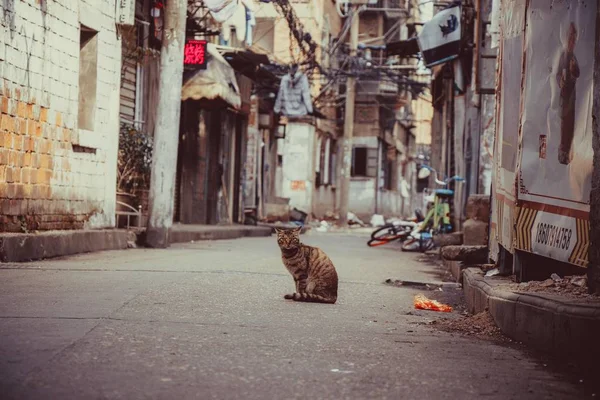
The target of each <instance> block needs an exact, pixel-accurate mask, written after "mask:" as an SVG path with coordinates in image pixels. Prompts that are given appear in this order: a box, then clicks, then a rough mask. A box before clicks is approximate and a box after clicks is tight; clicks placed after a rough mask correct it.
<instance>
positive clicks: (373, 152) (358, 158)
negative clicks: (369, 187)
mask: <svg viewBox="0 0 600 400" xmlns="http://www.w3.org/2000/svg"><path fill="white" fill-rule="evenodd" d="M351 175H352V176H363V177H372V178H374V177H376V176H377V149H370V148H367V147H354V148H353V149H352V173H351Z"/></svg>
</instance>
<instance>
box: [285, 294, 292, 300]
mask: <svg viewBox="0 0 600 400" xmlns="http://www.w3.org/2000/svg"><path fill="white" fill-rule="evenodd" d="M294 294H295V293H292V294H286V295H285V296H283V298H284V299H286V300H294Z"/></svg>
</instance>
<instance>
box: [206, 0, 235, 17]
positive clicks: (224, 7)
mask: <svg viewBox="0 0 600 400" xmlns="http://www.w3.org/2000/svg"><path fill="white" fill-rule="evenodd" d="M204 5H205V6H206V8H208V10H209V11H210V14H211V15H212V17H213V18H214V19H215V21H217V22H225V21H227V20H228V19H230V18H231V17H232V16H233V14H234V13H235V11H236V10H237V8H238V6H239V1H238V0H204Z"/></svg>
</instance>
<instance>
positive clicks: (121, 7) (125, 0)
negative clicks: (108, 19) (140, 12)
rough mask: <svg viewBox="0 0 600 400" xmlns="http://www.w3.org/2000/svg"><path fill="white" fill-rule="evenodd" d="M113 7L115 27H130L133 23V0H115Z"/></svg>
mask: <svg viewBox="0 0 600 400" xmlns="http://www.w3.org/2000/svg"><path fill="white" fill-rule="evenodd" d="M115 7H116V9H115V19H116V23H117V25H129V26H131V25H133V24H134V23H135V0H117V1H116V2H115Z"/></svg>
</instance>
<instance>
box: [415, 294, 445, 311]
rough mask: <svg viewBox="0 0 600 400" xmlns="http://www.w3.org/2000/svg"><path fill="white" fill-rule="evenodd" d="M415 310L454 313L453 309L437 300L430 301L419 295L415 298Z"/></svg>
mask: <svg viewBox="0 0 600 400" xmlns="http://www.w3.org/2000/svg"><path fill="white" fill-rule="evenodd" d="M414 303H415V308H416V309H418V310H431V311H441V312H452V307H450V306H449V305H446V304H442V303H440V302H438V301H436V300H431V299H428V298H427V297H425V296H423V295H422V294H418V295H416V296H415V300H414Z"/></svg>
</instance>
